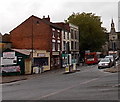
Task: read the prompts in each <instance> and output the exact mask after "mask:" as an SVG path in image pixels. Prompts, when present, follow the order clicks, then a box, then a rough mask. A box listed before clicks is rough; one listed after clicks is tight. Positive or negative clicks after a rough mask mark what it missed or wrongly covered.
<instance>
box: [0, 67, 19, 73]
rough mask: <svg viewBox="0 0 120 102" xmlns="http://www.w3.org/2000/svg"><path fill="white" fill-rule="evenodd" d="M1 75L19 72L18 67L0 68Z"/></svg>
mask: <svg viewBox="0 0 120 102" xmlns="http://www.w3.org/2000/svg"><path fill="white" fill-rule="evenodd" d="M0 71H1V73H4V72H5V73H9V72H20V66H9V67H0Z"/></svg>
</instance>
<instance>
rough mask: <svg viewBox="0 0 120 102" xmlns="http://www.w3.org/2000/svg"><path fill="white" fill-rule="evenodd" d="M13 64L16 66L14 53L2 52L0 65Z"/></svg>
mask: <svg viewBox="0 0 120 102" xmlns="http://www.w3.org/2000/svg"><path fill="white" fill-rule="evenodd" d="M13 64H17V56H15V52H3V57H1V65H13Z"/></svg>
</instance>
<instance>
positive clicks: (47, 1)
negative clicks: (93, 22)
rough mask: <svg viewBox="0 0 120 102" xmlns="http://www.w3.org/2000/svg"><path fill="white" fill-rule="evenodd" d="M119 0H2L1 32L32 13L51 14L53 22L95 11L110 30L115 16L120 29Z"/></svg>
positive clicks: (41, 15) (19, 22)
mask: <svg viewBox="0 0 120 102" xmlns="http://www.w3.org/2000/svg"><path fill="white" fill-rule="evenodd" d="M118 1H119V0H1V2H0V32H1V33H2V34H5V33H9V32H10V31H11V30H12V29H14V28H15V27H17V26H18V25H19V24H21V23H22V22H23V21H25V20H26V19H27V18H29V17H30V16H31V15H35V16H37V17H39V18H42V17H43V16H46V17H47V16H48V15H49V16H50V18H51V21H52V22H64V20H66V19H67V18H68V17H69V16H70V15H71V14H72V13H73V12H74V13H82V12H86V13H94V14H95V15H96V16H100V17H101V21H102V22H103V24H102V26H103V27H105V28H106V29H107V30H108V32H109V31H110V26H111V20H112V18H113V20H114V23H115V28H116V31H117V30H118Z"/></svg>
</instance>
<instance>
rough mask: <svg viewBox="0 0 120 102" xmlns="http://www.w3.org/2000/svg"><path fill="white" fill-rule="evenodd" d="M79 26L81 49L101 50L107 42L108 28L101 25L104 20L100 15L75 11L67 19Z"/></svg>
mask: <svg viewBox="0 0 120 102" xmlns="http://www.w3.org/2000/svg"><path fill="white" fill-rule="evenodd" d="M67 22H68V23H72V24H74V25H77V26H78V27H79V34H80V50H81V51H85V50H90V51H99V50H100V49H101V47H102V45H103V44H104V43H105V32H106V29H105V28H103V27H101V24H102V22H101V21H100V17H99V16H95V14H92V13H84V12H83V13H81V14H80V13H76V14H75V13H73V14H72V15H71V16H69V17H68V19H67Z"/></svg>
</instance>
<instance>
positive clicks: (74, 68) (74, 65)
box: [73, 63, 76, 71]
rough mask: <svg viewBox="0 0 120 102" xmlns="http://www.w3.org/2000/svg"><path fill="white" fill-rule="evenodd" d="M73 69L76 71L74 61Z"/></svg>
mask: <svg viewBox="0 0 120 102" xmlns="http://www.w3.org/2000/svg"><path fill="white" fill-rule="evenodd" d="M73 71H76V63H73Z"/></svg>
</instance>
